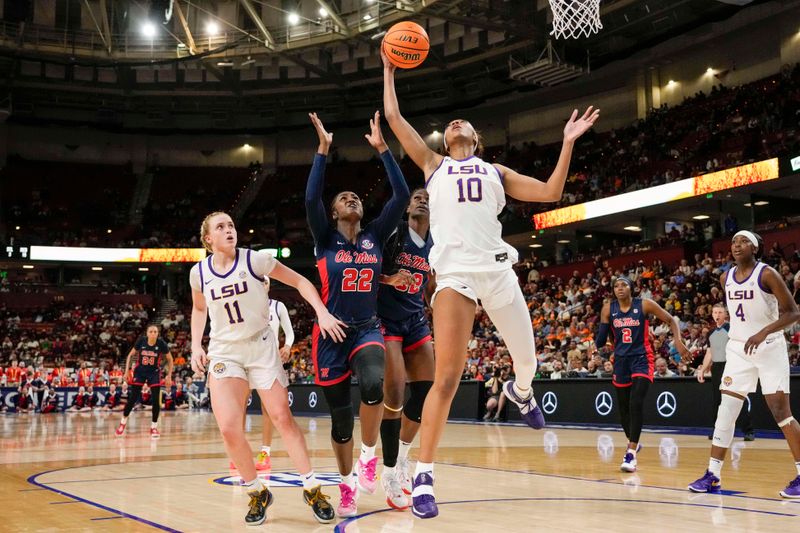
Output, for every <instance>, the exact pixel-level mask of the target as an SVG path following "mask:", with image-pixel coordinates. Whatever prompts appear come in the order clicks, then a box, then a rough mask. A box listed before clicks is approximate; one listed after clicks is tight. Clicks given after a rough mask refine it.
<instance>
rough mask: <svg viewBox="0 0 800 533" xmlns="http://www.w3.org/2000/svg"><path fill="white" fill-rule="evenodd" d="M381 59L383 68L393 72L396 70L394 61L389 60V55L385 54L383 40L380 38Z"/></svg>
mask: <svg viewBox="0 0 800 533" xmlns="http://www.w3.org/2000/svg"><path fill="white" fill-rule="evenodd" d="M381 60H382V61H383V69H384V70H386V71H388V72H390V73H392V74H394V71H395V70H397V66H395V64H394V63H392V62H391V61H389V56H387V55H386V52H385V51H384V50H383V41H382V40H381Z"/></svg>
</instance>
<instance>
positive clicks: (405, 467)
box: [396, 457, 412, 496]
mask: <svg viewBox="0 0 800 533" xmlns="http://www.w3.org/2000/svg"><path fill="white" fill-rule="evenodd" d="M396 470H397V480H398V481H399V482H400V487H401V488H402V489H403V493H404V494H406V495H408V496H411V489H412V480H411V461H409V460H408V458H407V457H406V458H405V459H398V460H397V467H396Z"/></svg>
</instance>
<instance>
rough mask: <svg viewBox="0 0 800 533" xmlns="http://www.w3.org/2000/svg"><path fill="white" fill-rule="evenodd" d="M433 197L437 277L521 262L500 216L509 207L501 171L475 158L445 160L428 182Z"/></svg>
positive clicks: (433, 254)
mask: <svg viewBox="0 0 800 533" xmlns="http://www.w3.org/2000/svg"><path fill="white" fill-rule="evenodd" d="M425 188H426V189H427V191H428V194H429V195H430V210H431V227H430V232H431V237H432V238H433V248H432V249H431V253H430V263H431V267H432V268H433V270H434V271H435V272H436V273H437V274H450V273H453V272H494V271H500V270H507V269H510V268H511V267H512V265H513V264H514V263H516V262H517V258H518V254H517V251H516V250H515V249H514V248H513V247H512V246H510V245H509V244H507V243H506V242H505V241H503V239H502V237H501V234H502V231H503V226H502V225H501V224H500V221H499V220H497V215H499V214H500V212H501V211H502V210H503V207H505V205H506V196H505V191H504V189H503V178H502V176H500V171H499V170H497V168H496V167H495V166H494V165H492V164H490V163H487V162H486V161H484V160H482V159H481V158H479V157H476V156H472V157H470V158H467V159H463V160H458V159H452V158H450V157H445V158H444V159H443V160H442V163H441V164H440V165H439V168H437V169H436V170H434V171H433V173H432V174H431V175H430V177H429V178H428V179H427V181H426V182H425Z"/></svg>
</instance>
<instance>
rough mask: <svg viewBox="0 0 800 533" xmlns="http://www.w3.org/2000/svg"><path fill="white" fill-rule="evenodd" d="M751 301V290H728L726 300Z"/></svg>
mask: <svg viewBox="0 0 800 533" xmlns="http://www.w3.org/2000/svg"><path fill="white" fill-rule="evenodd" d="M752 299H753V290H752V289H750V290H741V289H740V290H735V291H732V290H729V291H728V300H752Z"/></svg>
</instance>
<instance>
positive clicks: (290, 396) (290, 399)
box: [289, 391, 294, 407]
mask: <svg viewBox="0 0 800 533" xmlns="http://www.w3.org/2000/svg"><path fill="white" fill-rule="evenodd" d="M293 403H294V393H292V391H289V407H291V406H292V404H293Z"/></svg>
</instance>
